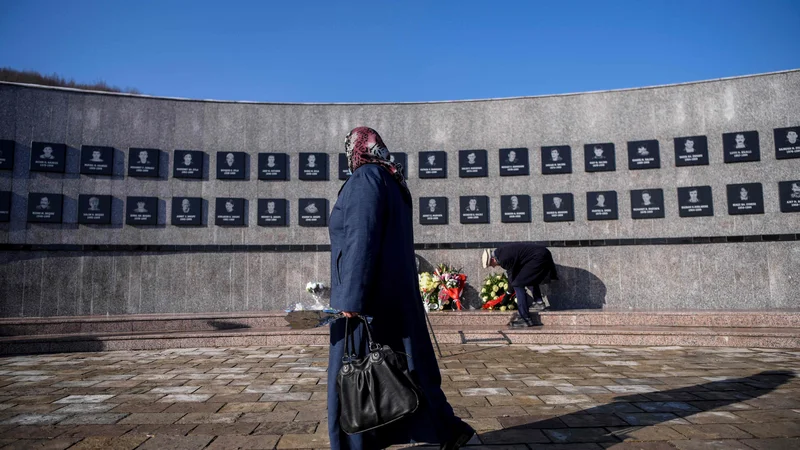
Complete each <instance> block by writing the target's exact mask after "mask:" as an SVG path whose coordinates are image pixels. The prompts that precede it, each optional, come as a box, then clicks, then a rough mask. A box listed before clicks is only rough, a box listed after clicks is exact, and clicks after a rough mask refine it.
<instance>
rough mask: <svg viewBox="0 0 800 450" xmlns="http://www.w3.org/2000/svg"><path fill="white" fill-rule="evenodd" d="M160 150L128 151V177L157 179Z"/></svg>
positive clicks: (132, 149)
mask: <svg viewBox="0 0 800 450" xmlns="http://www.w3.org/2000/svg"><path fill="white" fill-rule="evenodd" d="M160 158H161V150H158V149H155V148H130V149H128V176H129V177H143V178H158V177H159V176H160V175H161V173H160V171H159V167H160V166H159V162H160V161H159V160H160Z"/></svg>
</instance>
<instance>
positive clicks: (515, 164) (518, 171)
mask: <svg viewBox="0 0 800 450" xmlns="http://www.w3.org/2000/svg"><path fill="white" fill-rule="evenodd" d="M517 175H530V165H529V164H528V149H527V148H525V147H519V148H501V149H500V176H501V177H513V176H517Z"/></svg>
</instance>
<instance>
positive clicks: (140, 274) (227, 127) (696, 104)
mask: <svg viewBox="0 0 800 450" xmlns="http://www.w3.org/2000/svg"><path fill="white" fill-rule="evenodd" d="M798 88H800V71H790V72H782V73H775V74H766V75H758V76H752V77H742V78H733V79H725V80H715V81H708V82H701V83H691V84H684V85H675V86H664V87H653V88H643V89H633V90H624V91H610V92H597V93H585V94H575V95H560V96H547V97H531V98H516V99H506V100H481V101H464V102H440V103H407V104H256V103H236V102H214V101H194V100H182V99H164V98H153V97H143V96H131V95H118V94H101V93H87V92H79V91H71V90H64V89H48V88H37V87H29V86H21V85H14V84H0V139H7V140H12V141H13V142H14V155H15V156H14V159H15V161H14V165H13V171H5V170H0V191H11V192H12V203H11V217H10V222H9V223H0V245H2V247H1V248H0V249H1V251H2V253H1V254H0V258H2V259H0V298H2V300H0V307H1V308H2V310H1V311H2V316H4V317H5V316H23V315H24V316H47V315H74V314H118V313H145V312H195V311H232V310H248V309H279V308H284V307H286V306H287V305H290V304H292V303H293V301H294V299H296V298H300V297H302V296H303V295H305V294H304V293H303V291H302V287H303V285H304V284H305V283H306V282H307V281H311V280H312V279H314V280H317V279H318V280H321V281H325V280H326V279H327V278H328V273H327V271H328V253H327V251H326V250H327V248H326V247H325V245H326V244H328V236H327V230H326V229H325V228H308V227H301V226H298V223H297V205H298V200H299V199H300V198H327V199H328V200H329V202H330V204H331V205H333V203H334V202H335V199H336V193H337V191H338V189H339V187H340V186H341V181H339V180H338V179H337V177H336V174H337V172H338V157H337V155H338V153H340V152H341V151H342V150H343V142H344V135H345V134H346V133H347V131H349V130H350V129H351V128H353V127H355V126H359V125H368V126H371V127H373V128H375V129H377V130H378V131H379V132H380V133H381V134H382V136H383V137H384V140H385V141H386V143H387V145H388V146H389V148H390V149H391V150H393V151H399V152H405V153H407V154H408V167H407V173H408V174H409V185H410V187H411V189H412V193H413V195H414V197H415V202H416V201H417V199H418V198H419V197H429V196H446V197H448V198H449V217H450V220H449V224H448V225H428V226H422V225H416V229H415V235H416V240H417V242H418V243H419V245H420V248H421V250H420V252H419V254H420V256H421V257H422V258H423V259H424V260H427V261H429V262H431V263H433V264H435V263H438V262H448V261H449V262H453V263H456V264H460V265H463V266H464V267H465V269H466V271H467V274H468V275H469V277H470V280H471V281H473V282H475V283H476V284H477V280H480V279H481V278H482V277H483V276H484V275H485V273H486V272H485V271H482V270H480V268H479V267H478V266H477V253H478V252H477V251H476V250H475V249H468V250H467V249H463V250H458V248H463V247H467V246H472V247H479V246H480V245H489V244H493V243H497V242H507V241H516V240H535V241H544V242H546V243H548V244H550V245H552V246H554V247H555V248H554V254H555V255H556V258H557V262H558V263H559V264H561V265H562V266H563V267H564V269H563V273H566V274H569V276H568V277H567V278H568V279H569V280H571V281H569V282H567V281H562V282H561V283H559V284H558V285H553V286H552V287H551V288H552V289H551V291H552V292H551V296H552V297H553V298H556V299H558V303H560V304H561V305H570V306H582V307H612V308H627V307H637V308H655V309H686V308H744V309H749V308H778V307H791V306H794V305H793V304H792V303H791V301H790V300H791V297H792V294H791V293H792V292H798V291H800V281H798V277H797V276H796V275H795V273H796V269H795V268H796V267H798V263H800V256H798V255H799V254H800V244H798V241H797V235H796V233H798V231H800V214H793V213H782V212H780V209H779V200H778V182H780V181H789V180H797V179H800V159H784V160H778V159H776V157H775V146H774V141H773V129H775V128H782V127H790V126H798V125H800V120H798V118H800V89H798ZM750 130H756V131H758V133H759V141H760V149H761V157H760V161H758V162H743V163H735V164H726V163H724V161H723V151H722V134H723V133H729V132H739V131H750ZM694 135H705V136H707V138H708V150H709V164H708V165H703V166H692V167H676V166H675V161H674V150H673V139H674V138H676V137H681V136H694ZM645 139H657V140H658V141H659V144H660V156H661V158H660V159H661V168H660V169H651V170H635V171H634V170H628V160H627V150H626V148H627V147H626V143H627V142H628V141H638V140H645ZM34 141H43V142H54V143H65V144H66V145H67V159H66V173H65V174H49V173H41V172H31V171H29V166H30V158H31V143H32V142H34ZM605 142H611V143H614V144H615V147H616V169H617V170H616V171H613V172H599V173H587V172H585V171H584V166H583V146H584V144H590V143H605ZM82 145H101V146H112V147H114V148H115V151H114V153H115V163H114V170H113V175H112V176H95V175H80V174H79V169H78V168H79V160H80V148H81V146H82ZM549 145H569V146H570V147H571V150H572V160H573V171H572V173H571V174H562V175H542V174H541V154H540V147H541V146H549ZM131 147H134V148H136V147H144V148H157V149H161V150H162V151H163V152H164V153H165V155H167V156H168V157H169V158H168V162H167V161H163V162H162V177H161V178H157V179H143V178H131V177H129V176H128V175H127V170H126V167H127V160H128V159H127V157H128V149H129V148H131ZM511 147H526V148H528V149H529V156H530V175H529V176H525V177H500V176H499V174H498V171H499V149H501V148H511ZM175 149H191V150H201V151H203V152H205V153H206V158H205V159H206V161H205V163H206V164H205V167H206V171H205V174H204V179H203V180H185V179H176V178H173V177H172V170H171V169H172V166H173V163H174V161H173V157H172V155H173V151H174V150H175ZM467 149H485V150H487V151H488V174H489V176H488V177H486V178H459V176H458V150H467ZM425 150H444V151H446V152H447V154H448V177H447V178H446V179H434V180H430V179H419V177H418V176H417V170H418V161H417V155H418V153H419V152H420V151H425ZM229 151H241V152H246V153H248V154H249V160H250V163H249V165H248V174H249V179H248V180H244V181H231V180H218V179H216V153H217V152H229ZM260 152H278V153H287V154H289V157H290V166H289V167H290V172H289V173H290V180H289V181H284V182H276V181H260V180H258V176H257V164H256V162H257V160H258V153H260ZM301 152H324V153H328V154H329V161H330V162H329V164H330V166H329V169H330V170H329V172H330V179H329V181H315V182H311V181H300V180H298V173H297V172H298V169H297V168H298V165H299V153H301ZM166 174H169V175H166ZM748 182H760V183H762V185H763V190H764V214H757V215H742V216H735V215H729V214H728V208H727V201H726V185H728V184H734V183H748ZM704 185H710V186H711V187H712V190H713V197H714V199H713V200H714V215H713V216H712V217H697V218H682V217H679V215H678V199H677V192H676V190H677V188H678V187H684V186H704ZM653 188H660V189H663V192H664V203H665V204H664V210H665V218H663V219H646V220H644V219H642V220H635V219H632V218H631V205H630V195H629V191H630V190H634V189H653ZM603 190H615V191H617V194H618V199H619V219H618V220H612V221H588V220H587V219H586V192H589V191H603ZM30 192H46V193H58V194H63V195H64V197H65V200H64V214H63V222H64V223H62V224H33V223H27V221H26V214H27V200H28V193H30ZM560 192H571V193H573V195H574V200H575V205H574V210H575V220H574V221H571V222H558V223H552V222H551V223H546V222H544V221H543V220H542V215H543V211H542V203H543V202H542V194H547V193H560ZM79 194H106V195H112V196H113V197H114V198H115V201H114V203H113V204H112V224H111V225H78V224H77V217H78V213H77V200H78V195H79ZM510 194H525V195H530V196H531V200H532V201H531V213H532V218H533V220H532V221H531V222H530V223H517V224H503V223H500V196H501V195H510ZM134 195H141V196H156V197H159V198H160V199H161V200H162V204H161V208H160V209H161V211H160V213H159V219H158V225H154V226H129V225H124V224H123V223H124V217H123V215H124V208H123V207H124V201H125V198H126V197H127V196H134ZM461 195H486V196H488V197H489V207H490V218H491V219H490V223H489V224H487V225H476V224H471V225H464V224H461V223H459V209H458V208H459V206H458V204H459V199H458V197H459V196H461ZM177 196H194V197H203V199H204V200H205V201H206V202H207V205H206V207H205V209H206V212H205V215H206V217H207V220H206V224H205V225H203V226H199V227H191V228H187V227H176V226H173V225H171V224H170V220H169V217H170V213H171V211H170V209H171V198H172V197H177ZM217 197H242V198H245V199H248V201H249V211H248V223H249V225H248V226H246V227H222V226H217V225H214V220H213V217H214V214H215V204H214V203H215V202H214V200H215V199H216V198H217ZM258 198H285V199H287V200H288V201H289V205H290V206H289V209H290V211H289V220H290V226H288V227H276V228H268V227H261V226H258V225H257V218H256V208H255V205H256V203H257V199H258ZM418 214H419V213H418V208H417V205H416V204H415V222H418ZM742 236H744V237H742ZM676 238H680V239H676ZM693 238H694V239H693ZM627 239H636V240H637V241H626V240H627ZM778 239H781V241H779V242H772V243H768V242H747V243H745V242H740V241H745V240H747V241H764V240H778ZM711 242H716V243H711ZM626 243H634V244H643V245H630V246H626V245H621V244H626ZM677 243H683V244H684V245H655V244H677ZM279 245H280V246H284V245H294V246H295V247H291V248H290V247H277V246H279ZM94 246H116V247H94ZM172 246H174V247H172ZM201 246H208V247H201ZM211 246H213V247H211ZM259 246H263V247H259ZM317 246H321V247H317ZM562 246H563V247H562ZM573 246H574V248H573ZM425 248H427V249H428V250H424V249H425ZM98 250H102V251H98ZM301 250H302V251H301Z"/></svg>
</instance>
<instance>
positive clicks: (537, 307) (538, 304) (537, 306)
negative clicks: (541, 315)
mask: <svg viewBox="0 0 800 450" xmlns="http://www.w3.org/2000/svg"><path fill="white" fill-rule="evenodd" d="M531 308H533V310H534V311H544V310H545V309H547V308H545V306H544V302H535V303H534V304H533V305H532V306H531Z"/></svg>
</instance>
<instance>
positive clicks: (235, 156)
mask: <svg viewBox="0 0 800 450" xmlns="http://www.w3.org/2000/svg"><path fill="white" fill-rule="evenodd" d="M246 163H247V153H245V152H217V179H219V180H246V179H247V175H248V174H247V172H246V170H247V164H246Z"/></svg>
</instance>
